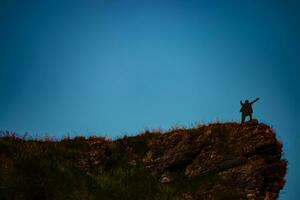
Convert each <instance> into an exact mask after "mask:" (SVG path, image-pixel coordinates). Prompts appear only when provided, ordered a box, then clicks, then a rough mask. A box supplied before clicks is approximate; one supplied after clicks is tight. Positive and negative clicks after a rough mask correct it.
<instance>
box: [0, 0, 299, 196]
mask: <svg viewBox="0 0 300 200" xmlns="http://www.w3.org/2000/svg"><path fill="white" fill-rule="evenodd" d="M299 9H300V4H299V1H298V2H297V1H289V0H287V1H281V0H280V1H279V0H278V1H275V0H272V1H271V0H270V1H261V0H244V1H240V0H236V1H206V2H205V1H188V0H182V1H175V0H173V1H162V0H160V1H155V0H153V1H142V0H137V1H130V0H126V1H125V0H124V1H117V0H105V1H96V0H94V1H93V0H82V1H77V0H72V1H71V0H70V1H67V0H49V1H42V0H36V1H32V0H26V1H22V0H1V1H0V94H1V98H0V129H1V130H10V131H16V132H17V133H19V134H23V133H25V132H29V133H30V135H32V136H35V135H36V134H38V135H43V134H45V133H48V134H49V135H50V136H56V137H58V138H61V137H62V136H63V135H65V134H69V135H76V134H80V133H82V134H86V135H91V134H93V133H96V134H97V135H105V136H108V137H111V138H115V137H117V136H120V135H122V134H128V135H134V134H136V133H138V132H139V131H142V130H145V129H155V128H161V129H162V130H167V129H169V128H170V127H174V126H187V127H189V126H191V125H192V124H193V123H195V122H196V123H197V122H204V123H207V122H213V121H215V120H220V121H239V120H240V113H239V109H240V105H239V101H240V100H241V99H250V100H252V99H254V98H256V97H260V98H261V100H260V101H259V102H257V103H256V104H255V106H254V111H255V113H254V115H255V117H256V118H258V119H259V120H260V121H261V122H264V123H267V124H269V125H271V126H272V127H273V128H274V129H275V130H276V132H277V134H278V137H279V138H280V139H281V140H282V141H283V143H284V149H285V157H286V158H287V159H288V161H289V173H288V182H287V185H286V187H285V189H284V191H282V192H281V198H280V199H281V200H296V199H298V198H299V196H300V193H299V192H300V191H299V184H298V182H299V178H300V177H299V174H300V172H299V169H300V162H299V160H298V159H297V157H299V155H298V153H300V145H299V143H300V137H299V134H300V128H299V126H300V124H299V121H300V117H299V115H297V113H299V112H300V108H299V102H300V92H299V91H300V55H299V53H300V37H299V35H300V20H299V19H300V11H299Z"/></svg>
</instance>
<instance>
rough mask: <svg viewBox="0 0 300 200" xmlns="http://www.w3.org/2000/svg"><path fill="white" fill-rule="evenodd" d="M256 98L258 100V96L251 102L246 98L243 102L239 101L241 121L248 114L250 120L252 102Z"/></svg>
mask: <svg viewBox="0 0 300 200" xmlns="http://www.w3.org/2000/svg"><path fill="white" fill-rule="evenodd" d="M258 100H259V98H257V99H255V100H254V101H252V102H249V100H246V101H245V103H243V102H242V101H240V103H241V106H242V108H241V110H240V112H241V113H242V123H243V122H245V118H246V117H247V116H249V117H250V120H252V113H253V110H252V104H253V103H255V102H256V101H258Z"/></svg>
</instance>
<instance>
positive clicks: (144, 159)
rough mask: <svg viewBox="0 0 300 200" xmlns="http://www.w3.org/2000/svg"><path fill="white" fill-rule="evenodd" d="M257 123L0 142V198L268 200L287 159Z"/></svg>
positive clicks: (4, 139) (273, 196) (271, 135)
mask: <svg viewBox="0 0 300 200" xmlns="http://www.w3.org/2000/svg"><path fill="white" fill-rule="evenodd" d="M281 153H282V145H281V143H280V142H279V141H278V140H277V139H276V137H275V133H274V131H273V130H272V129H271V128H270V127H269V126H267V125H265V124H258V123H257V122H256V121H255V120H254V121H252V122H249V123H247V124H246V125H244V126H242V125H241V124H239V123H215V124H210V125H203V126H199V127H196V128H191V129H176V130H172V131H169V132H167V133H164V134H162V133H159V132H148V131H147V132H145V133H142V134H140V135H137V136H133V137H126V136H125V137H123V138H122V139H118V140H114V141H111V140H107V139H105V138H101V137H90V138H88V139H85V138H84V137H76V138H74V139H64V140H62V141H34V140H23V139H19V138H17V137H14V136H13V135H5V134H3V136H2V137H1V139H0V199H107V200H113V199H118V200H119V199H128V200H129V199H130V200H135V199H136V200H141V199H143V200H148V199H149V200H155V199H159V200H167V199H169V200H170V199H171V200H173V199H175V200H196V199H197V200H198V199H204V200H228V199H230V200H235V199H249V200H252V199H253V200H254V199H255V200H256V199H258V200H260V199H261V200H268V199H276V198H277V196H278V193H279V191H280V190H281V189H282V187H283V185H284V182H285V181H284V176H285V173H286V167H287V163H286V161H284V160H282V158H281V156H282V155H281Z"/></svg>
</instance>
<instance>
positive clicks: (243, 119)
mask: <svg viewBox="0 0 300 200" xmlns="http://www.w3.org/2000/svg"><path fill="white" fill-rule="evenodd" d="M244 122H245V115H244V114H242V123H244Z"/></svg>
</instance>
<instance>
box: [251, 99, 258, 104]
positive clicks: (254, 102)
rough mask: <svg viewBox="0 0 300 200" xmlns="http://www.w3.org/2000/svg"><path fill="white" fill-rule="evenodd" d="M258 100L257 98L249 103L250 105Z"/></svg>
mask: <svg viewBox="0 0 300 200" xmlns="http://www.w3.org/2000/svg"><path fill="white" fill-rule="evenodd" d="M258 100H259V98H256V99H255V100H254V101H252V102H251V104H253V103H255V102H257V101H258Z"/></svg>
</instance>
